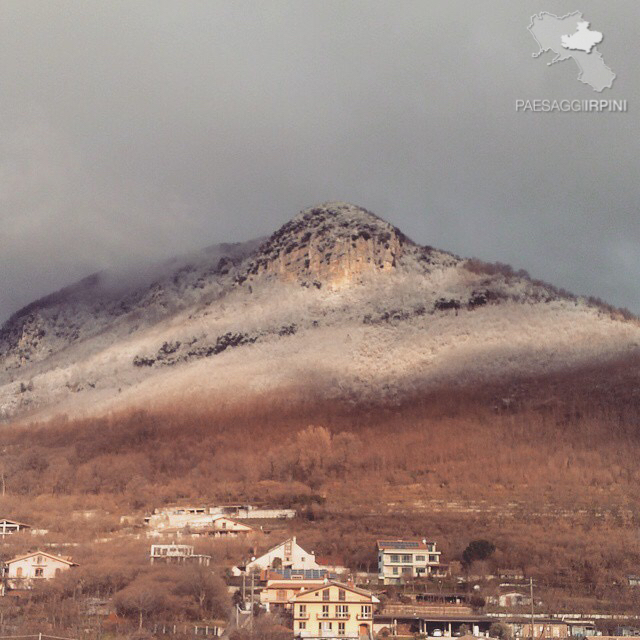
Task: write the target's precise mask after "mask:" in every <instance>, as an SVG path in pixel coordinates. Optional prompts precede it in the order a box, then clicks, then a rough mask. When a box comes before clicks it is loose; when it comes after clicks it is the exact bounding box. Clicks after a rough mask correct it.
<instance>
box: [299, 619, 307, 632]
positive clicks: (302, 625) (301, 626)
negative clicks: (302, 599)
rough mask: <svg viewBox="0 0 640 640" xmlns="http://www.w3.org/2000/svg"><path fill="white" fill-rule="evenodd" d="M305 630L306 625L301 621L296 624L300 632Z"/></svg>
mask: <svg viewBox="0 0 640 640" xmlns="http://www.w3.org/2000/svg"><path fill="white" fill-rule="evenodd" d="M306 628H307V623H306V622H304V621H302V622H298V629H300V631H302V630H303V629H306Z"/></svg>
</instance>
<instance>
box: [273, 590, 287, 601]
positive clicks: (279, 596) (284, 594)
mask: <svg viewBox="0 0 640 640" xmlns="http://www.w3.org/2000/svg"><path fill="white" fill-rule="evenodd" d="M286 599H287V592H286V591H285V590H284V589H278V590H277V591H276V600H286Z"/></svg>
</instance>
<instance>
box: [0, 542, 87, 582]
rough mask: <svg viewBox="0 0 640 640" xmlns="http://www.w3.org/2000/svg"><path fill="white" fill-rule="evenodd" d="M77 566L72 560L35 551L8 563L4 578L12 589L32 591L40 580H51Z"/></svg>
mask: <svg viewBox="0 0 640 640" xmlns="http://www.w3.org/2000/svg"><path fill="white" fill-rule="evenodd" d="M75 566H77V564H76V563H75V562H73V561H72V560H71V559H70V558H65V557H63V556H56V555H54V554H52V553H47V552H46V551H34V552H32V553H28V554H26V555H23V556H18V557H17V558H13V559H12V560H9V561H8V562H6V563H5V567H4V578H5V582H6V584H7V586H8V587H9V588H10V589H30V588H32V587H33V585H34V584H35V583H36V582H37V581H38V580H51V579H53V578H56V577H57V576H59V575H60V574H61V573H62V572H63V571H67V570H68V569H70V568H71V567H75Z"/></svg>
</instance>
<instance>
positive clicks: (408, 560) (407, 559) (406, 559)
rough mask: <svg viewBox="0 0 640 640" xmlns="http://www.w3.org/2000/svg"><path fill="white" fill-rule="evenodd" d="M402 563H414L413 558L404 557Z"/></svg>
mask: <svg viewBox="0 0 640 640" xmlns="http://www.w3.org/2000/svg"><path fill="white" fill-rule="evenodd" d="M402 562H412V557H411V556H410V555H404V556H402Z"/></svg>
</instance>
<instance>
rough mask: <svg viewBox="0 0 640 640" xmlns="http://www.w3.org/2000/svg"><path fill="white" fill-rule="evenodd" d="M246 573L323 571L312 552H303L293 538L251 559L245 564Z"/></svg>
mask: <svg viewBox="0 0 640 640" xmlns="http://www.w3.org/2000/svg"><path fill="white" fill-rule="evenodd" d="M245 568H246V571H259V570H262V569H276V570H278V569H301V570H307V569H323V568H325V567H321V566H320V565H319V564H318V563H317V562H316V557H315V555H314V553H313V552H311V553H310V552H308V551H305V550H304V549H303V548H302V547H301V546H300V545H299V544H298V543H297V542H296V538H295V536H294V537H293V538H289V539H288V540H285V541H284V542H281V543H280V544H277V545H276V546H275V547H272V548H271V549H269V551H267V552H266V553H264V554H263V555H261V556H260V557H258V558H254V559H252V560H251V561H250V562H248V563H247V564H246V567H245Z"/></svg>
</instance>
